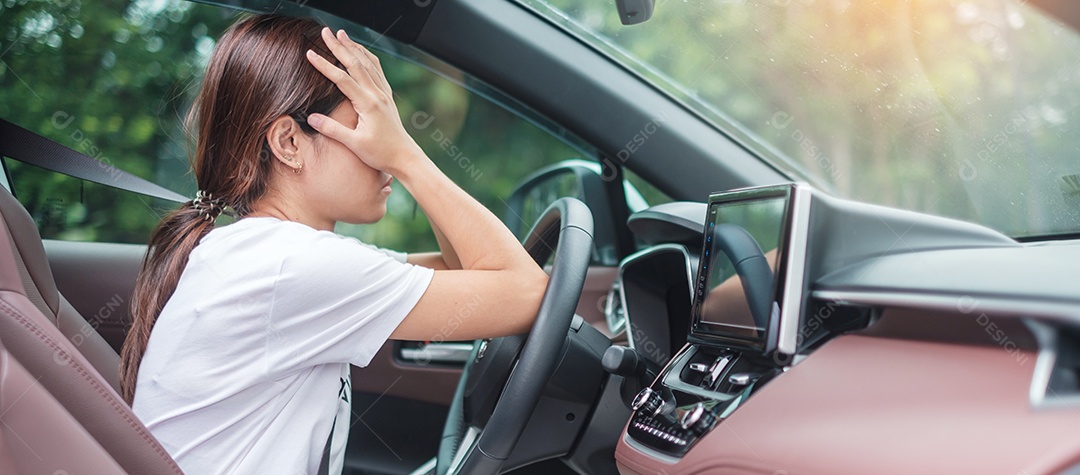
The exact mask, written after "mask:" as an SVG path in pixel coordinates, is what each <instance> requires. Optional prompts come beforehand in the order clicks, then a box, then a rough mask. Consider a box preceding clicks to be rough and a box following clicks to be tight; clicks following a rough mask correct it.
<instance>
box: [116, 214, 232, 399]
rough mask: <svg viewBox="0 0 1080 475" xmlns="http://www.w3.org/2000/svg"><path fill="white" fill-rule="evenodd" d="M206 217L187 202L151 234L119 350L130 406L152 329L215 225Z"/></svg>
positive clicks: (124, 391) (123, 386) (123, 393)
mask: <svg viewBox="0 0 1080 475" xmlns="http://www.w3.org/2000/svg"><path fill="white" fill-rule="evenodd" d="M206 216H207V215H206V214H205V212H204V211H202V210H200V209H199V208H198V207H197V206H196V205H195V202H188V203H185V204H184V206H183V207H182V208H180V209H178V210H176V211H173V212H172V213H170V214H169V215H168V216H166V217H165V219H164V220H163V221H162V222H161V224H159V225H158V226H157V228H155V229H154V232H153V234H151V235H150V244H149V247H148V249H147V251H146V257H145V258H144V259H143V263H142V269H141V270H140V271H139V278H138V280H137V281H136V282H135V293H134V295H133V296H132V298H131V317H132V324H131V329H130V330H128V333H127V338H126V339H125V340H124V346H123V347H122V348H121V350H120V395H121V396H123V398H124V401H127V403H128V404H129V405H130V404H132V403H133V402H134V400H135V379H136V377H137V376H138V374H139V364H140V363H141V362H142V358H143V354H144V353H146V345H147V343H148V342H149V341H150V331H151V330H153V329H154V323H155V322H157V317H158V315H160V314H161V309H162V308H164V307H165V302H167V301H168V300H169V297H171V296H172V294H173V291H175V290H176V284H177V283H178V282H179V281H180V275H181V274H182V273H183V272H184V267H185V266H187V261H188V256H189V255H190V254H191V251H192V249H195V246H196V245H198V244H199V240H200V239H202V238H203V236H205V235H206V233H208V232H209V231H210V228H212V227H213V225H214V221H213V220H211V219H206Z"/></svg>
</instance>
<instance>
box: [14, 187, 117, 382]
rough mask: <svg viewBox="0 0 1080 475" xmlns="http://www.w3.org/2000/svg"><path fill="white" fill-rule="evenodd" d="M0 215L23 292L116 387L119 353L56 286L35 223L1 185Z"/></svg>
mask: <svg viewBox="0 0 1080 475" xmlns="http://www.w3.org/2000/svg"><path fill="white" fill-rule="evenodd" d="M0 216H2V217H3V221H4V222H5V223H6V224H7V229H8V231H7V232H6V233H3V234H4V235H3V236H0V238H7V239H8V240H9V241H10V242H11V243H12V244H13V249H14V250H15V266H16V269H17V270H18V272H19V277H20V278H21V280H22V284H23V288H24V289H25V290H26V296H27V297H28V298H29V299H30V301H31V302H33V304H34V306H36V307H37V308H38V310H40V311H41V313H42V314H43V315H45V316H46V317H47V318H48V319H49V321H50V322H52V323H53V325H55V326H56V328H58V329H60V333H62V334H63V335H64V337H66V338H67V339H68V341H70V342H71V343H72V344H73V345H74V346H75V348H78V350H79V352H80V353H82V354H83V356H84V357H86V359H87V360H88V361H89V362H90V364H92V365H93V366H94V369H96V370H97V371H98V373H101V375H102V376H103V377H104V378H105V380H106V381H108V382H109V385H110V386H112V388H113V389H114V390H116V391H119V390H120V357H119V356H118V355H117V354H116V351H115V350H113V348H112V347H111V346H109V343H108V342H107V341H105V339H104V338H102V337H101V335H100V334H99V333H98V332H97V330H96V329H95V328H94V325H91V324H90V322H88V321H87V320H86V319H84V318H83V317H82V315H79V312H78V311H77V310H75V307H72V306H71V304H70V303H68V301H67V300H66V299H64V296H63V295H61V294H60V291H59V290H57V288H56V282H55V281H54V280H53V274H52V269H51V268H50V267H49V260H48V257H47V256H46V255H45V248H44V246H42V244H41V236H40V235H39V234H38V231H37V225H35V224H34V220H33V218H31V217H30V214H29V213H27V212H26V209H25V208H23V206H22V204H20V203H19V202H18V200H16V199H15V197H14V196H12V195H11V193H9V192H8V191H7V189H5V188H3V187H0Z"/></svg>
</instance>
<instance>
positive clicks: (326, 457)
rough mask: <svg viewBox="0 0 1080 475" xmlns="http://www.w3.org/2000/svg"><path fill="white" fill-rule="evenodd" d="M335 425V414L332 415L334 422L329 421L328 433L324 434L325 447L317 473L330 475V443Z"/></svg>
mask: <svg viewBox="0 0 1080 475" xmlns="http://www.w3.org/2000/svg"><path fill="white" fill-rule="evenodd" d="M336 425H337V416H334V422H331V423H330V435H328V436H326V447H323V450H322V461H321V462H319V473H318V475H330V444H331V443H332V442H333V440H334V426H336Z"/></svg>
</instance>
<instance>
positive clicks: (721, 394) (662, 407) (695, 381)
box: [627, 345, 779, 457]
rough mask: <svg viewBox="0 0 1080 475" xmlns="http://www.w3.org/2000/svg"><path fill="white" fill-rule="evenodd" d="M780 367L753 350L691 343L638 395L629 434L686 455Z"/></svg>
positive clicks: (666, 451) (662, 450) (652, 445)
mask: <svg viewBox="0 0 1080 475" xmlns="http://www.w3.org/2000/svg"><path fill="white" fill-rule="evenodd" d="M778 372H779V370H778V369H776V368H775V367H773V366H771V365H768V364H767V362H766V361H761V362H759V361H757V358H756V357H755V356H754V355H752V354H751V353H749V352H746V353H743V352H739V351H735V350H731V349H727V348H715V347H710V346H705V345H688V346H687V347H686V348H684V349H683V351H682V352H680V353H679V354H678V355H676V357H675V359H674V360H673V361H672V363H671V365H670V366H669V367H668V368H667V369H666V370H665V371H664V373H663V374H661V376H660V378H658V379H657V380H656V381H655V382H654V383H653V384H652V385H651V386H649V387H646V388H644V389H642V390H641V391H640V392H639V393H638V394H637V396H636V397H635V398H634V400H633V404H632V405H631V409H632V410H633V411H634V412H633V415H632V416H631V418H630V424H629V426H628V427H627V435H629V436H630V437H631V438H632V439H633V440H634V441H636V442H638V443H639V444H640V445H642V446H644V447H646V448H649V449H652V450H655V451H657V452H660V453H661V454H664V455H667V456H673V457H681V456H683V455H684V454H686V452H687V451H688V450H690V448H691V447H692V446H693V445H694V443H695V442H697V441H698V439H700V438H701V436H703V435H705V434H707V433H708V432H709V431H711V430H712V429H713V428H714V427H715V426H716V425H717V424H718V423H720V422H722V421H723V420H724V418H726V417H727V416H729V415H730V414H731V412H732V411H734V410H735V409H736V408H737V407H738V405H739V404H741V403H742V402H743V401H745V400H746V399H747V398H748V397H750V393H751V392H752V391H753V390H754V389H755V387H757V386H758V384H759V383H761V382H764V381H766V380H768V379H770V378H772V377H773V376H775V375H776V374H777V373H778Z"/></svg>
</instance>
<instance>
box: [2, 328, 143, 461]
mask: <svg viewBox="0 0 1080 475" xmlns="http://www.w3.org/2000/svg"><path fill="white" fill-rule="evenodd" d="M0 420H3V424H0V473H27V474H29V473H45V474H49V473H51V474H64V473H85V474H102V475H105V474H108V475H112V474H117V473H123V471H124V470H123V469H122V468H120V465H118V464H117V463H116V461H115V460H113V458H112V457H111V456H110V455H109V453H108V452H107V451H105V449H104V448H102V447H101V444H98V443H97V441H96V440H94V438H93V436H91V435H90V433H89V432H87V431H86V429H84V428H83V427H82V426H81V425H79V423H78V421H76V420H75V418H74V417H72V416H71V413H69V412H68V411H67V409H64V406H61V405H60V403H59V402H57V401H56V399H55V398H53V397H52V395H51V394H49V392H48V391H46V390H45V388H43V387H41V384H38V382H37V381H36V380H35V379H34V378H33V377H32V376H30V373H28V372H27V371H26V369H25V368H23V367H22V365H21V364H19V362H18V361H16V360H15V358H13V357H12V356H11V354H10V353H8V351H7V349H5V348H4V345H3V342H2V341H0Z"/></svg>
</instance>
